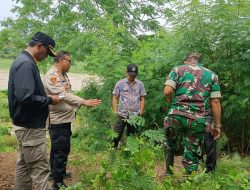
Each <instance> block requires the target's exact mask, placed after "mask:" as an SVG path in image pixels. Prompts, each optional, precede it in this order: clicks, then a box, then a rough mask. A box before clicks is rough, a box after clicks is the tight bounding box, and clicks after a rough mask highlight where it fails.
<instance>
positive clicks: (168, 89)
mask: <svg viewBox="0 0 250 190" xmlns="http://www.w3.org/2000/svg"><path fill="white" fill-rule="evenodd" d="M164 95H165V96H166V99H167V102H168V104H171V103H172V100H173V95H174V89H173V87H172V86H169V85H166V86H165V87H164Z"/></svg>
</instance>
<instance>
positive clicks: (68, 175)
mask: <svg viewBox="0 0 250 190" xmlns="http://www.w3.org/2000/svg"><path fill="white" fill-rule="evenodd" d="M71 177H72V174H71V172H66V174H65V175H64V176H63V179H68V178H71ZM48 179H49V180H54V175H53V173H50V174H49V178H48Z"/></svg>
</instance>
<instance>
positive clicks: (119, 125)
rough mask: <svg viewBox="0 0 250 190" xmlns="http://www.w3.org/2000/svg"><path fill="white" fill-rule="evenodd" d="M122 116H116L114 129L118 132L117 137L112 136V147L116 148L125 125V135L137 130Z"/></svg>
mask: <svg viewBox="0 0 250 190" xmlns="http://www.w3.org/2000/svg"><path fill="white" fill-rule="evenodd" d="M123 119H124V118H123V117H121V116H118V118H117V122H116V124H115V127H114V131H115V132H116V133H118V137H116V138H114V140H113V142H114V147H115V148H117V147H118V144H119V142H120V140H121V138H122V134H123V132H124V129H125V127H127V136H130V135H131V134H135V133H136V132H137V130H136V128H135V127H134V126H132V125H130V124H128V123H127V122H125V121H124V120H123Z"/></svg>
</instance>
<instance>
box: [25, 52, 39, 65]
mask: <svg viewBox="0 0 250 190" xmlns="http://www.w3.org/2000/svg"><path fill="white" fill-rule="evenodd" d="M24 51H26V52H27V53H29V54H30V55H31V57H33V59H34V61H35V63H37V60H36V58H35V57H34V55H32V53H30V51H29V50H27V49H25V50H24Z"/></svg>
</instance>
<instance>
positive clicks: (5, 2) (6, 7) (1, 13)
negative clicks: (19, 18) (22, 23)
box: [0, 0, 16, 20]
mask: <svg viewBox="0 0 250 190" xmlns="http://www.w3.org/2000/svg"><path fill="white" fill-rule="evenodd" d="M15 4H16V3H15V2H13V1H11V0H1V2H0V20H3V19H5V18H7V17H12V18H13V17H15V15H14V14H13V13H12V12H10V9H11V8H12V7H13V6H14V5H15Z"/></svg>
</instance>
